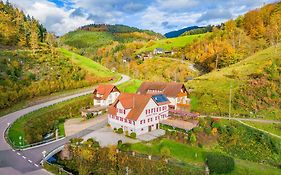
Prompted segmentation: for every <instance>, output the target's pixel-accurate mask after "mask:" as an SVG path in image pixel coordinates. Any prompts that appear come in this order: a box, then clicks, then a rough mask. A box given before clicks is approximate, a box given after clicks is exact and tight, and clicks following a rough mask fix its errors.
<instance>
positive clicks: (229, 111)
mask: <svg viewBox="0 0 281 175" xmlns="http://www.w3.org/2000/svg"><path fill="white" fill-rule="evenodd" d="M231 91H232V84H231V82H230V89H229V108H228V117H229V119H230V118H231Z"/></svg>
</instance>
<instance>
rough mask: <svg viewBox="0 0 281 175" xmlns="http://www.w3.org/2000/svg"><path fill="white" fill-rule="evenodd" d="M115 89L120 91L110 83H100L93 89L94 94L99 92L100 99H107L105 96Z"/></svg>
mask: <svg viewBox="0 0 281 175" xmlns="http://www.w3.org/2000/svg"><path fill="white" fill-rule="evenodd" d="M114 89H116V90H117V91H118V92H120V91H119V90H118V89H117V87H116V86H114V85H111V84H102V85H99V86H98V87H97V88H96V89H95V90H94V92H93V93H94V94H101V95H103V96H102V97H101V98H99V99H102V100H105V99H107V97H108V96H109V94H110V93H111V92H112V91H113V90H114Z"/></svg>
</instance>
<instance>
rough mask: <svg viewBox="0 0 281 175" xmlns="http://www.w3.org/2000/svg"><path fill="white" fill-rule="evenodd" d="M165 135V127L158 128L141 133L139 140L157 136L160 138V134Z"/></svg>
mask: <svg viewBox="0 0 281 175" xmlns="http://www.w3.org/2000/svg"><path fill="white" fill-rule="evenodd" d="M163 135H165V131H164V130H163V129H156V130H153V131H151V132H148V133H145V134H142V135H139V136H138V140H140V141H150V140H153V139H156V138H158V137H160V136H163Z"/></svg>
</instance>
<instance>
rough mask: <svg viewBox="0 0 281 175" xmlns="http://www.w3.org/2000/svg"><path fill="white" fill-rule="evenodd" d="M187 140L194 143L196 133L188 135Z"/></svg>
mask: <svg viewBox="0 0 281 175" xmlns="http://www.w3.org/2000/svg"><path fill="white" fill-rule="evenodd" d="M189 141H190V143H195V142H196V141H197V139H196V135H195V134H193V133H192V134H190V136H189Z"/></svg>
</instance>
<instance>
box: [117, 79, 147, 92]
mask: <svg viewBox="0 0 281 175" xmlns="http://www.w3.org/2000/svg"><path fill="white" fill-rule="evenodd" d="M141 83H142V81H141V80H138V79H131V80H129V81H127V82H125V83H122V84H120V85H118V86H117V87H118V89H119V90H120V91H122V92H128V93H136V92H137V90H138V88H139V87H140V85H141Z"/></svg>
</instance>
